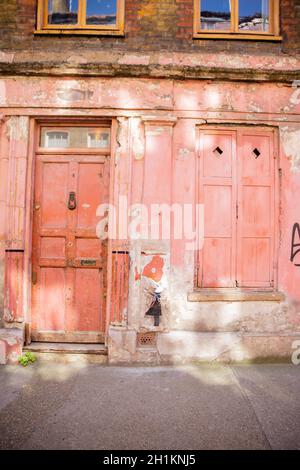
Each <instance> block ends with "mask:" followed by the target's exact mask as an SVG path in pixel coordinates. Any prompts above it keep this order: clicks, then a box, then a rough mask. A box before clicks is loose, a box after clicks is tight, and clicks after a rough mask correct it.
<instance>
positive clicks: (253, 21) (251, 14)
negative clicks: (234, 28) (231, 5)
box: [239, 0, 269, 31]
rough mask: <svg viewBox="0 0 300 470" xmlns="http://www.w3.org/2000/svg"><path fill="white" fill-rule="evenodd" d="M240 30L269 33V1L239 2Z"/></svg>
mask: <svg viewBox="0 0 300 470" xmlns="http://www.w3.org/2000/svg"><path fill="white" fill-rule="evenodd" d="M239 30H245V31H269V0H251V1H249V0H239Z"/></svg>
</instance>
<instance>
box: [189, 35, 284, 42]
mask: <svg viewBox="0 0 300 470" xmlns="http://www.w3.org/2000/svg"><path fill="white" fill-rule="evenodd" d="M193 38H194V39H230V40H232V39H233V40H240V41H244V40H247V41H248V40H250V41H276V42H278V41H282V36H272V35H262V34H242V33H228V34H226V33H219V34H218V33H196V34H194V37H193Z"/></svg>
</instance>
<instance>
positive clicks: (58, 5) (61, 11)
mask: <svg viewBox="0 0 300 470" xmlns="http://www.w3.org/2000/svg"><path fill="white" fill-rule="evenodd" d="M77 22H78V0H48V23H49V24H76V23H77Z"/></svg>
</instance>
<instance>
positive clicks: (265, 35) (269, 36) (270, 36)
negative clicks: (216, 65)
mask: <svg viewBox="0 0 300 470" xmlns="http://www.w3.org/2000/svg"><path fill="white" fill-rule="evenodd" d="M230 1H231V28H230V31H215V30H207V29H201V22H200V12H201V0H194V36H193V37H194V39H197V38H199V39H240V40H241V39H250V40H256V41H257V40H259V41H261V40H262V41H281V40H282V37H281V36H280V22H279V11H280V5H279V1H280V0H269V12H270V31H267V32H265V31H261V32H259V33H258V32H257V31H247V32H239V29H238V19H239V0H230Z"/></svg>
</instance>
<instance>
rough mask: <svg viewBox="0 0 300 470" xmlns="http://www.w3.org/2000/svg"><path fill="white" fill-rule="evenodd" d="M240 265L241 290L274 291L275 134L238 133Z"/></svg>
mask: <svg viewBox="0 0 300 470" xmlns="http://www.w3.org/2000/svg"><path fill="white" fill-rule="evenodd" d="M237 161H238V175H239V185H238V204H239V218H238V221H237V233H238V237H237V239H238V257H237V260H238V263H237V284H238V285H239V286H241V287H265V288H267V287H272V286H273V285H274V279H273V271H274V266H273V257H274V228H275V220H274V217H275V216H274V211H275V202H274V183H275V181H274V178H275V173H274V148H273V133H272V132H264V131H253V132H249V131H242V130H241V131H239V132H238V146H237Z"/></svg>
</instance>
